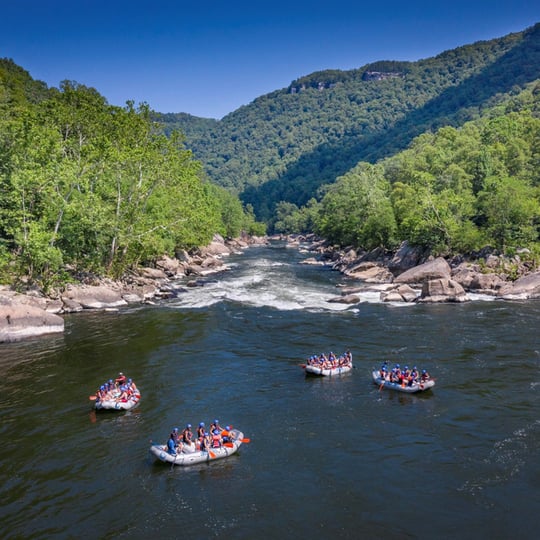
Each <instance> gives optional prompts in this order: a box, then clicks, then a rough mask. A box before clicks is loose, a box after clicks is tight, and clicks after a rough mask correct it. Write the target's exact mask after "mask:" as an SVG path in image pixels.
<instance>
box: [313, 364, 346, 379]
mask: <svg viewBox="0 0 540 540" xmlns="http://www.w3.org/2000/svg"><path fill="white" fill-rule="evenodd" d="M352 368H353V366H352V364H347V365H345V366H341V367H335V368H331V369H325V368H321V367H319V366H312V365H310V364H306V366H305V367H304V369H305V370H306V375H307V374H308V373H309V374H310V375H320V376H321V377H332V376H334V375H342V374H343V373H348V372H349V371H351V369H352Z"/></svg>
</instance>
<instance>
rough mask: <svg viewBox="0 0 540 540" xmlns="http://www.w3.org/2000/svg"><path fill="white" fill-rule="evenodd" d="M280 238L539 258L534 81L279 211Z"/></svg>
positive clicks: (538, 109) (539, 112)
mask: <svg viewBox="0 0 540 540" xmlns="http://www.w3.org/2000/svg"><path fill="white" fill-rule="evenodd" d="M276 214H277V220H278V221H277V222H276V224H275V225H276V228H277V229H278V230H279V231H282V232H293V231H294V232H298V231H307V230H309V231H315V232H317V233H319V234H320V235H321V236H323V237H324V238H326V239H328V240H329V241H331V242H334V243H336V244H339V245H342V246H345V245H352V246H355V247H359V248H363V249H368V250H369V249H374V248H385V249H392V248H395V247H396V246H397V245H398V244H400V243H401V242H403V241H408V242H409V243H410V244H413V245H416V246H421V247H422V248H425V249H426V250H427V251H429V252H430V253H432V254H436V255H444V256H449V255H452V254H456V253H471V252H474V251H478V250H480V249H481V248H483V247H485V246H491V247H492V248H495V249H497V250H498V251H499V252H501V253H515V252H516V251H517V250H518V249H519V248H529V251H530V253H531V254H532V255H531V256H532V257H533V258H535V259H536V261H537V264H538V262H539V261H540V242H539V240H540V81H538V82H536V83H532V84H531V85H530V87H529V88H527V89H525V90H524V91H523V92H521V93H520V94H518V95H517V96H512V97H509V98H508V99H507V100H506V102H504V103H503V104H501V105H498V106H496V107H494V108H493V109H489V110H487V111H485V114H484V115H483V116H482V118H480V119H478V120H475V121H471V122H467V123H465V124H464V125H463V126H461V127H459V128H454V127H450V126H446V127H442V128H440V129H438V130H437V131H435V132H433V133H432V132H426V133H424V134H422V135H420V136H418V137H417V138H415V139H414V140H413V141H412V143H411V145H410V147H409V148H408V149H406V150H404V151H402V152H399V153H397V154H395V155H393V156H391V157H388V158H386V159H383V160H380V161H379V162H378V163H376V164H371V163H367V162H361V163H359V164H358V165H357V166H356V167H354V168H353V169H351V170H350V171H348V172H347V173H346V174H345V175H343V176H341V177H339V178H338V179H337V181H336V182H334V183H333V184H331V185H328V186H327V187H326V189H325V194H324V196H323V198H322V200H321V201H320V202H317V201H315V200H314V199H312V200H311V201H310V203H309V204H308V205H306V206H305V207H303V208H300V209H299V208H297V207H296V206H295V205H293V204H291V203H287V202H281V203H279V204H278V206H277V212H276Z"/></svg>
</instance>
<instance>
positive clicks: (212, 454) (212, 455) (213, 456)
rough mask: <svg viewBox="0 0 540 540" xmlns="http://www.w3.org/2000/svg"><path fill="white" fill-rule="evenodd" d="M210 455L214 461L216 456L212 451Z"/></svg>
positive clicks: (209, 451)
mask: <svg viewBox="0 0 540 540" xmlns="http://www.w3.org/2000/svg"><path fill="white" fill-rule="evenodd" d="M208 453H209V454H210V457H211V458H212V459H214V458H215V457H216V454H214V452H212V450H208Z"/></svg>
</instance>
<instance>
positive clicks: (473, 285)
mask: <svg viewBox="0 0 540 540" xmlns="http://www.w3.org/2000/svg"><path fill="white" fill-rule="evenodd" d="M272 239H273V240H280V241H286V242H287V243H288V245H289V246H291V247H293V248H296V249H300V250H303V251H305V252H307V254H308V255H310V256H308V257H307V258H306V259H305V260H304V264H314V265H327V266H330V267H331V268H333V269H334V270H336V271H339V272H341V274H343V276H344V277H345V278H346V279H344V283H343V285H342V287H341V288H340V291H339V294H336V296H335V297H333V298H331V299H330V300H329V302H340V303H346V304H356V303H359V302H360V296H359V294H358V293H359V292H360V291H362V292H366V291H367V290H373V291H376V292H378V294H380V299H381V301H382V302H417V303H440V302H468V301H470V300H471V295H474V294H483V295H491V296H493V297H495V298H499V299H502V300H528V299H538V298H540V269H539V268H538V267H535V266H534V265H532V263H531V262H530V260H531V257H528V255H529V254H528V253H527V252H526V251H522V252H520V253H518V254H516V255H515V256H514V257H512V258H509V257H502V256H500V255H497V254H496V253H495V252H493V251H492V250H487V249H486V250H484V251H483V252H481V253H478V254H476V255H475V256H474V257H470V258H468V259H465V258H464V257H454V258H452V259H450V260H446V259H444V258H442V257H432V256H431V255H429V254H428V253H425V252H423V251H422V250H419V249H418V248H414V247H411V246H409V245H408V244H407V243H406V242H405V243H403V244H402V246H401V247H400V249H398V250H397V251H396V252H393V253H390V252H384V251H381V250H375V251H371V252H358V251H356V250H354V249H345V250H343V249H338V248H335V247H333V246H331V245H328V243H327V242H325V241H322V240H318V239H316V238H314V237H313V236H308V237H306V236H287V237H282V236H280V237H273V238H272ZM272 239H268V238H252V237H249V238H248V237H246V238H241V239H236V240H231V241H226V240H224V239H223V238H221V237H219V236H216V237H215V238H214V240H213V241H212V242H211V243H210V244H209V245H208V246H205V247H203V248H200V249H198V250H197V251H195V252H194V253H187V252H181V253H177V254H176V257H175V258H169V257H163V258H161V259H160V260H159V261H157V262H156V264H155V266H154V267H152V268H139V269H137V271H133V272H131V273H130V274H129V275H127V276H125V277H124V279H122V280H121V281H112V280H110V279H103V278H99V277H96V276H91V275H80V276H77V281H76V282H74V283H72V284H69V285H66V286H65V287H64V288H63V289H61V290H58V291H56V292H55V293H53V294H50V295H49V296H45V295H44V294H43V293H42V292H40V291H37V290H34V291H27V292H26V293H25V294H20V293H17V292H15V291H13V290H11V288H9V287H0V342H7V341H16V340H19V339H23V338H27V337H32V336H39V335H43V334H48V333H52V332H62V331H63V330H64V319H63V318H62V315H63V314H66V313H73V312H79V311H83V310H87V309H101V310H111V309H120V308H122V307H125V306H128V305H130V304H141V303H152V302H153V301H154V300H159V299H163V298H170V297H173V296H176V295H179V294H182V292H183V291H185V290H186V288H188V287H197V286H199V285H201V284H202V278H204V277H205V276H208V275H211V274H214V273H217V272H223V271H226V270H228V269H229V267H228V266H227V264H226V261H227V256H229V255H230V254H232V253H238V252H241V251H243V250H244V249H246V248H248V247H250V246H252V245H261V244H266V243H267V242H268V241H269V240H272ZM178 283H181V285H178Z"/></svg>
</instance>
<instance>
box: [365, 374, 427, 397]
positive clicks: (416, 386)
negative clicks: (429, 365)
mask: <svg viewBox="0 0 540 540" xmlns="http://www.w3.org/2000/svg"><path fill="white" fill-rule="evenodd" d="M371 376H372V377H373V382H374V383H375V384H377V385H378V386H379V389H380V390H382V389H383V388H389V389H390V390H396V391H397V392H405V393H406V394H414V393H415V392H423V391H424V390H428V389H429V388H433V387H434V386H435V381H434V380H433V379H429V380H427V381H425V382H415V383H413V384H412V385H411V386H407V385H405V386H402V385H401V384H399V383H395V382H390V381H386V380H385V379H383V378H382V377H381V374H380V372H379V371H373V372H372V373H371Z"/></svg>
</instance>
